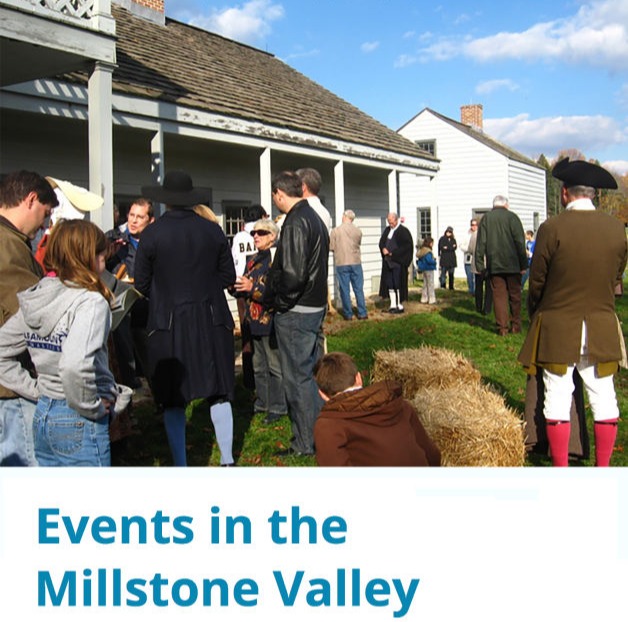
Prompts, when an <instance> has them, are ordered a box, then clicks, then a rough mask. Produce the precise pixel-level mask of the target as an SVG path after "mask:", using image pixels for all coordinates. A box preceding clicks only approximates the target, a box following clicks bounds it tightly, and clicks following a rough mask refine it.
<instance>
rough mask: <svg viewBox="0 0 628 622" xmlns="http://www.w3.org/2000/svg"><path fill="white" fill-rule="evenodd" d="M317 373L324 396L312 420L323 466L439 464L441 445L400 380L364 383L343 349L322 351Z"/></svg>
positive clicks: (318, 453) (320, 463)
mask: <svg viewBox="0 0 628 622" xmlns="http://www.w3.org/2000/svg"><path fill="white" fill-rule="evenodd" d="M314 377H315V379H316V383H317V384H318V387H319V393H320V395H321V397H322V398H323V400H325V404H324V406H323V408H322V410H321V413H320V415H319V416H318V419H317V420H316V424H315V426H314V445H315V448H316V461H317V462H318V465H319V466H440V451H439V449H438V448H437V447H436V445H434V443H433V442H432V440H431V439H430V438H429V436H428V434H427V432H426V431H425V428H424V427H423V425H422V424H421V422H420V421H419V418H418V416H417V413H416V410H415V409H414V407H413V406H412V404H410V402H409V401H408V400H406V399H404V398H403V397H402V395H401V385H400V384H399V383H398V382H394V381H391V380H384V381H382V382H377V383H375V384H372V385H371V386H368V387H363V385H362V376H361V375H360V372H359V371H358V368H357V366H356V364H355V362H354V361H353V359H352V358H351V357H350V356H349V355H348V354H345V353H344V352H332V353H330V354H326V355H325V356H323V357H322V358H321V359H320V360H319V361H318V363H317V364H316V366H315V368H314Z"/></svg>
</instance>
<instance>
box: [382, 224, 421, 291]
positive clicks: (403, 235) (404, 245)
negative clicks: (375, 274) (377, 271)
mask: <svg viewBox="0 0 628 622" xmlns="http://www.w3.org/2000/svg"><path fill="white" fill-rule="evenodd" d="M389 233H390V227H386V228H385V229H384V233H382V237H381V238H380V239H379V250H380V251H382V250H383V249H384V248H385V247H386V242H387V240H388V234H389ZM392 242H393V246H394V247H395V248H394V249H393V250H392V255H387V257H390V259H391V260H392V261H394V262H395V263H398V264H400V265H401V287H400V290H399V293H400V295H401V302H403V301H405V300H408V266H409V265H410V264H411V263H412V256H413V254H414V245H413V242H412V234H411V233H410V231H409V230H408V229H407V228H406V227H404V226H403V225H401V224H400V225H399V226H398V227H397V230H396V231H395V233H393V236H392ZM387 257H384V256H383V255H382V274H381V278H380V282H379V295H380V296H381V297H382V298H388V286H387V282H388V272H389V268H388V262H387V261H386V259H387Z"/></svg>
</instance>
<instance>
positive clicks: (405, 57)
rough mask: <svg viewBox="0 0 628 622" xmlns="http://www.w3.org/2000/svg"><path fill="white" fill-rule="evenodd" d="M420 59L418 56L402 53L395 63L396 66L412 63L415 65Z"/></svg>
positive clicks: (406, 65)
mask: <svg viewBox="0 0 628 622" xmlns="http://www.w3.org/2000/svg"><path fill="white" fill-rule="evenodd" d="M418 61H419V59H418V58H417V57H416V56H411V55H409V54H401V55H400V56H397V58H396V59H395V62H394V63H393V65H394V67H397V68H399V67H409V66H410V65H414V63H417V62H418Z"/></svg>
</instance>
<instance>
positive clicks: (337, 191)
mask: <svg viewBox="0 0 628 622" xmlns="http://www.w3.org/2000/svg"><path fill="white" fill-rule="evenodd" d="M334 203H335V205H336V214H335V217H334V223H335V224H336V227H337V226H338V225H340V224H341V223H342V215H343V214H344V213H345V210H346V208H345V163H344V161H343V160H339V161H338V162H336V165H335V166H334Z"/></svg>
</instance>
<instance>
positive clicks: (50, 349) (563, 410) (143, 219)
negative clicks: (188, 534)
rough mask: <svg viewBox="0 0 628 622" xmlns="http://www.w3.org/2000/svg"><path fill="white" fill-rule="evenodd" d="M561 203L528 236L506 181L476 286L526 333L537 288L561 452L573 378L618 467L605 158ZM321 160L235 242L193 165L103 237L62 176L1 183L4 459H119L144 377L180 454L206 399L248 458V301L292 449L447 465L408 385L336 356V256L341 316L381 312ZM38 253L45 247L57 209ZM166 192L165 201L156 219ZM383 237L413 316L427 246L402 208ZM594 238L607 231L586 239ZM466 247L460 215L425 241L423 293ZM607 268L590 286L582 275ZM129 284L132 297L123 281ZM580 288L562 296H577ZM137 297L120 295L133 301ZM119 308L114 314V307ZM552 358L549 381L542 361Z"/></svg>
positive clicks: (263, 367)
mask: <svg viewBox="0 0 628 622" xmlns="http://www.w3.org/2000/svg"><path fill="white" fill-rule="evenodd" d="M553 173H554V176H555V177H557V178H558V179H560V180H561V181H562V182H563V189H562V199H563V205H564V206H565V212H563V213H562V214H561V215H560V216H558V217H555V218H552V219H549V220H548V221H546V222H545V223H544V224H543V225H541V227H540V228H539V230H538V232H537V236H536V240H535V239H534V232H532V231H528V232H526V233H524V231H523V227H522V224H521V221H520V220H519V218H518V217H517V216H516V214H514V213H513V212H511V211H510V210H509V203H508V198H507V197H505V196H502V195H497V196H496V197H495V198H494V200H493V209H492V210H491V211H489V212H488V213H486V214H485V215H484V216H483V217H482V218H481V219H477V218H475V217H474V218H472V219H471V221H470V228H469V231H468V232H467V234H466V235H465V236H463V238H461V243H460V249H461V250H462V252H463V258H464V267H465V274H466V277H467V287H468V290H469V293H470V294H472V295H473V296H474V298H475V307H476V311H477V312H478V313H484V314H486V313H490V311H491V307H492V306H493V307H494V311H495V321H496V325H497V331H498V334H499V335H500V336H505V335H507V334H508V333H519V332H521V330H522V324H521V304H522V289H523V285H524V284H525V283H526V281H527V282H528V283H529V296H528V307H529V312H530V322H531V325H530V330H529V333H528V335H527V338H526V340H525V343H524V346H523V348H522V351H521V354H520V356H519V360H520V362H521V363H522V365H523V366H524V367H525V369H526V370H527V371H528V373H530V374H531V375H534V377H535V379H536V380H537V382H535V384H534V395H532V397H531V399H537V396H538V395H540V394H541V393H542V395H543V399H544V405H543V415H544V417H545V422H546V426H545V427H546V432H547V439H548V442H549V446H550V450H551V456H552V461H553V463H554V464H555V465H557V466H564V465H566V464H567V462H568V461H567V457H568V449H567V447H568V439H569V434H570V427H569V421H570V408H571V405H572V394H573V392H574V381H573V377H574V374H578V377H579V378H581V381H582V385H583V386H584V388H586V390H587V393H588V395H589V401H590V403H591V408H592V411H593V417H594V421H595V423H594V432H595V444H596V464H598V465H600V466H605V465H608V464H609V462H610V456H611V454H612V451H613V446H614V443H615V438H616V434H617V422H618V420H619V411H618V408H617V400H616V396H615V391H614V385H613V375H614V373H615V372H616V371H617V369H618V366H619V365H620V364H622V365H625V364H626V361H625V348H624V346H623V336H622V333H621V328H620V327H619V324H618V321H617V317H616V315H615V312H614V292H615V287H616V285H617V284H618V283H620V282H621V279H622V277H623V271H624V269H625V266H626V256H627V251H626V236H625V233H624V230H623V227H622V226H621V223H619V221H617V220H616V219H613V218H611V217H610V216H607V215H606V214H602V213H600V212H598V211H596V210H595V208H594V206H593V203H592V202H591V199H592V198H593V196H594V194H595V189H596V188H610V187H613V184H614V183H615V182H614V179H613V178H612V176H611V175H610V174H608V173H607V172H606V171H605V170H604V169H602V168H601V167H598V166H596V165H593V164H589V163H586V162H579V161H578V162H568V161H563V162H560V163H558V164H557V165H556V167H555V169H554V171H553ZM321 186H322V179H321V176H320V174H319V173H318V171H316V170H315V169H311V168H304V169H299V170H297V171H282V172H279V173H277V174H275V175H274V176H273V178H272V182H271V190H272V200H273V203H274V205H275V207H276V208H277V210H278V211H279V212H280V218H279V219H277V221H274V220H272V219H271V218H270V217H269V215H268V214H267V213H266V211H265V210H264V208H263V207H262V206H261V205H254V206H251V207H250V208H248V209H247V210H246V213H245V214H244V218H243V221H244V223H243V227H242V230H241V231H240V232H239V233H238V234H237V235H236V236H234V239H233V242H232V243H231V244H230V243H229V241H228V239H227V237H226V235H225V233H224V231H223V230H222V228H221V226H220V224H219V222H218V219H217V218H216V217H215V215H214V214H213V212H212V210H211V209H210V208H209V207H208V205H207V203H208V202H209V199H210V197H209V196H208V194H207V191H206V190H203V189H201V188H197V187H195V186H194V184H193V181H192V179H191V177H190V176H189V175H188V174H187V173H185V172H182V171H171V172H168V173H167V174H166V175H165V177H164V180H163V184H161V185H158V186H145V187H143V188H142V196H141V197H138V198H137V199H136V200H134V201H133V202H132V204H131V206H130V208H129V210H128V215H127V221H126V223H124V225H119V224H117V226H116V228H115V229H114V230H112V231H109V232H107V233H106V234H105V233H104V232H102V231H101V230H100V229H99V228H98V227H97V226H96V225H94V224H92V223H91V222H89V221H87V220H85V219H84V216H85V213H87V212H88V211H90V210H93V209H97V206H99V205H101V203H99V202H98V201H99V198H98V197H96V196H95V195H93V194H92V193H88V192H87V191H85V192H83V193H78V192H75V190H76V187H73V186H72V185H71V184H68V183H67V182H62V181H59V180H52V179H51V178H44V177H42V176H40V175H38V174H37V173H32V172H27V171H18V172H15V173H10V174H8V175H6V176H5V178H4V179H3V180H2V181H1V182H0V275H1V276H2V281H1V283H2V284H1V290H0V303H1V305H2V318H1V324H0V464H2V465H20V466H36V465H40V466H66V465H67V466H109V465H110V464H111V449H110V442H111V435H110V429H111V426H112V425H113V424H114V423H115V422H116V420H117V418H119V417H120V416H121V413H124V412H125V411H127V409H128V407H129V403H130V401H131V399H132V394H133V391H134V390H137V389H138V388H139V387H141V386H142V380H141V378H146V380H147V384H148V387H149V390H150V393H151V395H152V398H153V399H154V402H155V404H157V405H158V407H159V409H160V413H161V415H162V417H163V423H164V428H165V433H166V436H167V439H168V444H169V448H170V452H171V455H172V463H173V464H174V465H175V466H186V465H187V449H186V428H187V415H186V411H187V409H188V408H189V406H190V404H191V403H192V402H194V401H195V400H204V401H205V402H206V403H207V405H208V408H209V414H210V418H211V421H212V424H213V428H214V431H215V437H216V442H217V444H218V447H219V450H220V463H221V465H222V466H234V465H235V464H236V458H237V456H235V457H234V452H233V436H234V425H233V411H232V402H233V400H234V391H235V348H234V329H235V323H234V319H233V316H232V313H231V311H230V308H229V304H228V299H227V294H229V295H231V296H233V297H234V298H236V300H237V308H238V319H239V324H240V335H241V339H242V344H241V345H242V355H243V359H242V360H243V372H244V384H245V386H247V387H248V388H250V389H254V390H255V401H254V404H253V412H254V413H263V415H264V416H265V419H264V421H265V422H266V423H273V422H275V421H277V420H279V419H280V418H282V417H286V416H287V417H289V420H290V424H291V443H290V445H289V446H288V447H285V448H281V449H279V450H278V451H277V454H278V455H284V456H285V455H292V456H315V457H316V459H317V462H318V464H319V465H321V466H367V465H373V466H394V465H397V466H437V465H439V464H440V460H441V457H440V452H439V450H438V448H437V447H436V446H435V445H434V443H433V442H432V441H431V440H430V438H429V436H428V434H427V432H426V431H425V429H424V428H423V427H422V425H421V423H420V421H419V419H418V417H417V414H416V411H415V410H414V408H413V407H412V405H411V404H410V402H408V401H407V400H405V399H404V398H403V397H402V395H401V387H400V385H398V384H397V383H394V382H381V383H374V384H372V385H370V386H368V387H365V386H363V382H362V378H361V375H360V373H359V372H358V370H357V367H356V365H355V362H354V361H353V359H352V358H351V357H350V356H349V355H348V354H345V353H338V352H333V353H325V351H326V341H325V337H324V334H323V321H324V318H325V315H326V313H327V311H328V309H329V306H330V297H329V293H328V285H327V284H328V266H329V257H330V253H332V254H333V257H334V264H335V270H336V282H337V285H338V289H339V294H340V301H341V305H342V306H341V313H342V316H343V318H344V319H345V320H351V319H353V317H354V310H353V306H352V301H351V290H353V296H354V298H355V301H356V307H357V309H356V312H355V314H356V315H357V319H358V320H366V319H368V312H367V306H366V300H365V296H364V275H363V270H362V260H361V242H362V232H361V230H360V229H359V227H357V226H356V224H355V219H356V214H355V212H353V211H352V210H346V211H345V212H344V213H343V215H342V222H341V223H340V224H339V225H338V226H337V227H335V228H334V227H332V219H331V216H330V214H329V211H328V210H327V209H326V208H325V206H324V205H323V202H322V201H321V199H320V197H319V193H320V189H321ZM65 203H67V204H68V205H69V208H68V209H69V211H68V212H67V215H66V214H64V216H63V217H62V218H59V213H57V216H56V217H55V218H54V224H53V226H52V227H51V228H50V229H48V230H47V231H46V235H45V236H44V238H43V239H42V241H40V243H39V245H38V248H37V252H36V253H33V250H32V249H31V241H32V240H34V239H35V237H36V236H37V235H38V233H39V232H40V230H41V229H42V228H43V227H44V226H45V224H46V223H47V222H48V220H49V219H50V217H51V215H52V214H53V213H54V211H55V208H57V206H58V205H63V204H65ZM154 203H160V204H164V205H166V211H165V213H164V214H163V215H162V216H161V217H159V218H155V213H154V208H153V205H154ZM386 220H387V226H386V227H385V229H384V231H383V232H382V235H381V238H380V241H379V249H380V254H381V258H382V264H381V266H382V271H381V280H380V290H379V294H380V296H381V297H382V298H384V299H388V300H389V302H390V307H389V310H388V311H389V313H391V314H401V313H404V312H405V308H404V302H406V301H407V300H408V290H409V287H408V272H409V267H410V265H411V264H412V257H413V252H414V246H413V240H412V235H411V233H410V231H409V230H408V229H407V228H406V227H405V226H404V225H403V223H402V222H401V219H400V218H399V216H398V215H397V214H396V213H389V214H388V215H387V218H386ZM591 240H594V242H595V244H593V243H592V242H591ZM457 250H458V243H457V241H456V238H455V236H454V231H453V228H452V227H447V229H446V230H445V232H444V234H443V236H442V237H441V238H440V240H439V241H438V245H437V250H435V249H434V239H433V238H431V237H430V236H426V237H425V238H424V239H423V240H422V241H421V244H420V246H419V247H418V250H417V253H416V259H417V264H416V265H417V267H418V269H419V271H420V272H421V273H422V275H423V288H422V296H421V302H423V303H426V304H435V303H436V288H435V272H436V271H437V269H438V268H440V274H439V281H440V286H441V288H445V287H447V286H448V287H449V289H453V287H454V271H455V268H456V266H457V259H456V251H457ZM591 270H593V271H594V272H595V278H591V279H588V280H587V281H586V283H583V282H582V274H585V273H590V271H591ZM129 290H130V291H133V292H134V293H135V295H136V296H135V298H133V303H132V304H129V306H128V308H125V306H124V305H121V304H120V302H119V301H120V298H121V293H124V292H127V291H129ZM567 300H568V301H569V304H566V302H565V301H567ZM120 307H122V308H120ZM112 311H113V313H112ZM538 369H541V370H542V375H539V373H538V372H537V370H538Z"/></svg>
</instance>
